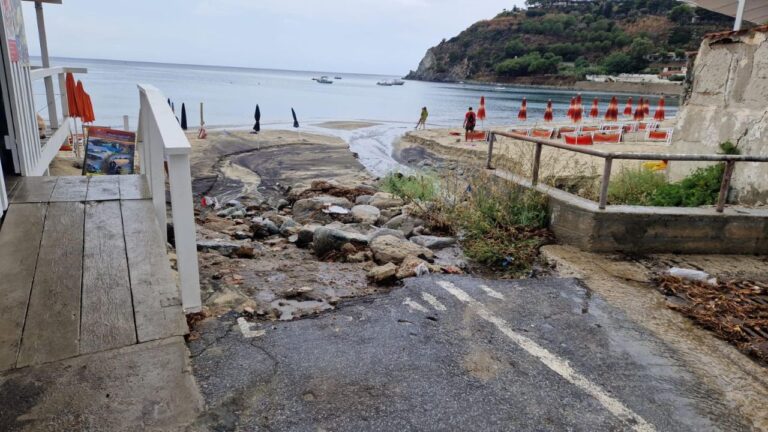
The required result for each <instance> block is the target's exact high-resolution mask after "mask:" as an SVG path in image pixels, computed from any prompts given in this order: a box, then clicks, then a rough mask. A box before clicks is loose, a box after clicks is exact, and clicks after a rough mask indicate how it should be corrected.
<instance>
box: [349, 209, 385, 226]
mask: <svg viewBox="0 0 768 432" xmlns="http://www.w3.org/2000/svg"><path fill="white" fill-rule="evenodd" d="M379 216H381V210H379V209H378V208H377V207H374V206H371V205H364V204H363V205H356V206H354V207H352V219H354V220H355V222H360V223H367V224H371V225H373V224H375V223H376V221H377V220H378V219H379Z"/></svg>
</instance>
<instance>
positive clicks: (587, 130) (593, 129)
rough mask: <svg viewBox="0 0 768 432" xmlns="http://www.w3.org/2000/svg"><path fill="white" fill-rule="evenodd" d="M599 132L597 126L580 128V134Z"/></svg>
mask: <svg viewBox="0 0 768 432" xmlns="http://www.w3.org/2000/svg"><path fill="white" fill-rule="evenodd" d="M599 130H600V127H599V126H582V127H581V132H596V131H599Z"/></svg>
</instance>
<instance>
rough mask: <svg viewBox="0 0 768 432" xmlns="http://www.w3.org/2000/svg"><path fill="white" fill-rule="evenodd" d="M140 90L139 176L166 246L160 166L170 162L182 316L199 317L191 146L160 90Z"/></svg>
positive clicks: (146, 87)
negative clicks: (195, 314)
mask: <svg viewBox="0 0 768 432" xmlns="http://www.w3.org/2000/svg"><path fill="white" fill-rule="evenodd" d="M138 87H139V99H140V107H141V108H140V111H139V126H138V130H137V136H138V140H137V141H138V142H139V157H140V158H141V163H140V171H141V173H142V174H144V175H146V176H147V180H148V183H149V188H150V191H151V194H152V203H153V206H154V208H155V215H156V216H157V222H158V223H159V224H160V231H161V232H162V235H163V240H164V241H165V240H167V238H166V237H167V233H166V229H165V227H166V211H167V209H166V202H165V180H166V170H165V164H164V162H166V161H167V163H168V171H167V176H168V182H169V184H170V190H171V216H172V218H173V231H174V239H175V242H176V256H177V265H178V271H179V283H180V285H181V286H180V287H181V302H182V307H183V308H184V310H185V311H186V312H197V311H199V310H200V309H201V308H202V302H201V298H200V275H199V270H198V262H197V240H196V229H195V213H194V208H193V201H192V176H191V173H190V165H189V154H190V152H191V150H192V147H191V146H190V144H189V140H187V137H186V135H184V132H183V131H182V130H181V126H179V123H178V122H177V120H176V117H175V116H174V115H173V112H172V111H171V108H170V107H169V106H168V103H167V102H166V98H165V96H163V94H162V93H161V92H160V90H158V89H157V88H155V87H153V86H151V85H145V84H139V86H138Z"/></svg>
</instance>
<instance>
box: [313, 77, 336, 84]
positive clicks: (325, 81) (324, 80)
mask: <svg viewBox="0 0 768 432" xmlns="http://www.w3.org/2000/svg"><path fill="white" fill-rule="evenodd" d="M316 81H317V83H318V84H333V81H331V80H329V79H328V77H327V76H321V77H320V78H318V79H317V80H316Z"/></svg>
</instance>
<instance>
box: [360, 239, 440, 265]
mask: <svg viewBox="0 0 768 432" xmlns="http://www.w3.org/2000/svg"><path fill="white" fill-rule="evenodd" d="M370 248H371V251H373V256H374V258H376V262H378V263H379V264H383V263H388V262H390V263H395V264H400V263H402V262H403V260H405V258H406V257H408V256H415V257H424V258H427V259H431V258H432V257H433V256H434V254H433V253H432V251H431V250H429V249H427V248H425V247H423V246H419V245H417V244H416V243H411V242H409V241H408V240H403V239H400V238H397V237H395V236H391V235H384V236H381V237H376V239H374V240H373V241H372V242H371V243H370Z"/></svg>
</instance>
